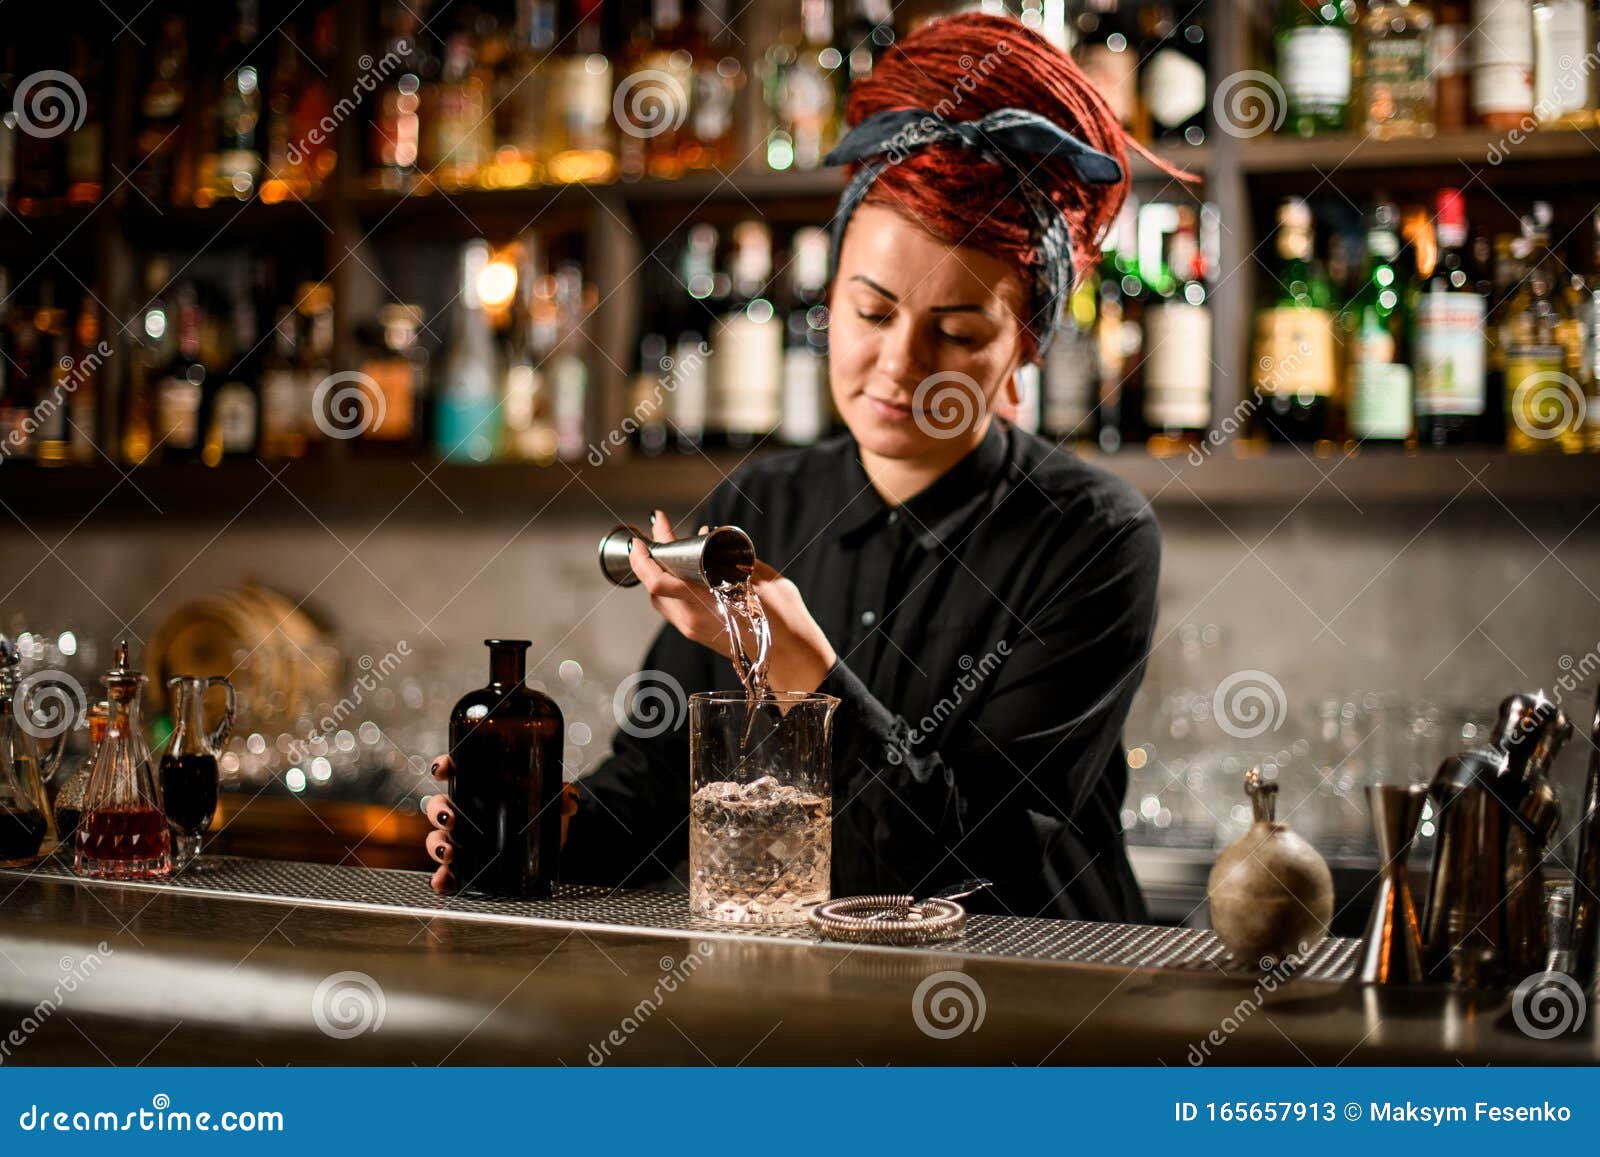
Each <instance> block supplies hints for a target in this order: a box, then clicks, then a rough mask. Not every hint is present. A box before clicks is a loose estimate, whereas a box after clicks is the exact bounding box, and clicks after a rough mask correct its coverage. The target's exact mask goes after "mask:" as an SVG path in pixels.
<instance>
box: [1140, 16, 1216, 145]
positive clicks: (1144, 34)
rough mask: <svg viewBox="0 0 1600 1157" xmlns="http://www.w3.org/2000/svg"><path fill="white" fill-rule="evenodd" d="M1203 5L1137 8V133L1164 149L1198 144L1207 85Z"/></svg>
mask: <svg viewBox="0 0 1600 1157" xmlns="http://www.w3.org/2000/svg"><path fill="white" fill-rule="evenodd" d="M1203 13H1204V7H1203V6H1202V5H1193V4H1184V5H1181V6H1180V5H1177V4H1171V3H1156V4H1146V5H1145V6H1144V7H1142V8H1140V9H1139V29H1140V42H1139V59H1140V60H1141V61H1143V64H1142V65H1141V66H1140V70H1139V104H1138V129H1137V131H1138V135H1139V136H1140V137H1141V139H1143V140H1146V141H1152V142H1154V143H1156V144H1162V145H1202V144H1204V143H1205V139H1206V108H1207V106H1208V105H1209V104H1210V94H1211V87H1210V85H1209V84H1208V83H1207V82H1206V53H1207V47H1206V30H1205V22H1204V16H1203Z"/></svg>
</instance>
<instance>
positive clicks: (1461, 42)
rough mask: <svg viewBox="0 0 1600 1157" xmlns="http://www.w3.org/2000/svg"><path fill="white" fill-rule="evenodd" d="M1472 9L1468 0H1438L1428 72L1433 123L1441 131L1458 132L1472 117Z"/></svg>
mask: <svg viewBox="0 0 1600 1157" xmlns="http://www.w3.org/2000/svg"><path fill="white" fill-rule="evenodd" d="M1471 32H1472V12H1471V7H1470V5H1469V3H1468V0H1438V2H1437V3H1436V4H1435V5H1434V12H1433V40H1432V47H1431V48H1430V49H1429V52H1428V60H1429V65H1428V73H1429V75H1430V76H1432V77H1433V123H1434V126H1435V127H1436V128H1438V130H1439V131H1440V132H1443V133H1448V132H1458V131H1460V130H1461V129H1464V128H1466V127H1467V125H1468V124H1469V123H1470V122H1471V119H1472V82H1471V79H1470V72H1471V55H1470V50H1469V48H1468V39H1469V37H1470V34H1471Z"/></svg>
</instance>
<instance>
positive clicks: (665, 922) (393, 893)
mask: <svg viewBox="0 0 1600 1157" xmlns="http://www.w3.org/2000/svg"><path fill="white" fill-rule="evenodd" d="M201 864H202V867H201V870H199V871H193V870H191V871H188V872H184V873H182V874H180V875H177V876H174V877H172V878H171V879H168V880H84V879H81V878H80V877H78V876H75V875H74V874H73V873H72V869H71V867H70V866H69V865H68V864H66V863H65V862H64V861H62V860H61V859H59V858H56V857H50V858H47V859H45V860H44V861H43V862H41V863H39V864H37V865H35V866H34V867H32V868H27V869H17V868H12V869H0V875H5V876H13V877H16V876H33V877H46V878H50V879H60V880H70V881H73V882H75V883H78V884H82V885H84V886H94V887H120V888H139V889H145V890H151V891H169V892H184V893H198V894H202V895H217V896H230V897H233V898H236V899H245V900H256V901H263V902H267V903H275V904H292V905H296V906H305V907H317V908H339V909H345V910H356V911H366V912H378V913H388V914H397V913H398V914H408V915H412V916H422V917H438V918H444V919H452V920H480V921H490V922H494V923H502V924H543V925H557V926H561V927H578V928H587V929H592V930H601V931H616V930H618V929H626V930H629V931H636V932H642V933H647V934H650V933H653V934H656V935H671V936H683V935H685V934H689V935H694V936H700V937H706V936H710V937H722V938H732V939H740V938H744V937H757V938H760V939H763V940H774V941H778V942H787V943H791V944H825V943H827V942H825V941H821V940H819V938H818V937H817V936H816V934H815V933H813V932H812V931H811V930H810V928H809V927H805V926H800V927H762V926H760V925H730V924H724V923H720V922H718V921H714V920H703V919H699V918H696V917H694V916H691V915H690V914H689V904H688V899H687V897H686V896H685V894H684V893H682V892H652V891H622V890H615V889H608V888H599V887H593V886H590V885H585V884H563V885H561V886H560V887H559V888H558V889H557V894H556V897H555V899H553V900H490V899H484V898H481V897H477V896H440V895H437V894H435V893H434V892H433V891H432V890H430V889H429V887H428V878H427V874H426V873H424V872H414V871H394V870H382V869H374V868H352V867H341V866H337V865H332V864H306V863H298V862H294V861H288V860H255V859H244V858H238V857H231V856H208V857H206V858H205V859H204V860H202V861H201ZM1360 946H1361V942H1360V941H1359V940H1344V939H1339V938H1336V937H1331V936H1330V937H1329V938H1328V939H1326V940H1324V941H1323V942H1322V944H1321V945H1319V946H1318V947H1317V949H1316V951H1315V952H1313V953H1312V955H1311V958H1310V959H1309V960H1307V961H1306V962H1305V963H1304V964H1302V965H1301V966H1300V967H1299V968H1297V969H1296V970H1295V974H1296V975H1297V976H1298V977H1300V978H1303V979H1307V980H1325V981H1335V982H1337V981H1342V980H1347V979H1348V978H1349V977H1350V976H1351V975H1352V974H1353V972H1354V970H1355V960H1356V954H1357V950H1358V949H1359V948H1360ZM841 947H848V948H849V949H850V950H852V951H860V950H861V949H862V948H863V947H865V946H862V945H848V946H845V945H841ZM870 947H871V950H872V951H878V952H924V953H926V952H937V953H941V954H945V955H956V956H1001V957H1014V958H1017V959H1022V960H1055V961H1063V962H1069V963H1073V964H1099V965H1106V966H1110V967H1120V968H1167V969H1178V970H1181V971H1186V972H1229V973H1234V974H1236V975H1241V976H1242V975H1250V974H1251V973H1245V972H1241V971H1239V970H1238V968H1237V966H1236V965H1235V964H1234V962H1233V958H1232V957H1231V956H1230V955H1229V953H1228V950H1227V949H1226V948H1224V947H1223V946H1222V944H1221V943H1220V942H1219V941H1218V940H1217V938H1216V936H1215V935H1214V934H1213V933H1211V932H1209V931H1205V930H1202V929H1197V928H1163V927H1158V926H1156V925H1151V924H1104V923H1095V922H1092V921H1087V920H1037V919H1028V918H1022V917H1013V916H983V915H973V916H971V917H969V918H968V920H967V925H966V929H965V930H964V932H963V933H962V935H961V937H960V938H959V939H956V940H948V941H945V942H944V943H941V944H938V945H936V946H929V947H922V948H891V947H884V946H877V945H874V946H870Z"/></svg>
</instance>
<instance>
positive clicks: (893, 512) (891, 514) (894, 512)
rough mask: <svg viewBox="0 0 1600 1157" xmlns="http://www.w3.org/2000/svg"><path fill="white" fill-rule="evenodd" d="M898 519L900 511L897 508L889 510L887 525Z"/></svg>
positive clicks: (891, 524)
mask: <svg viewBox="0 0 1600 1157" xmlns="http://www.w3.org/2000/svg"><path fill="white" fill-rule="evenodd" d="M899 521H900V512H899V511H898V510H891V511H889V525H890V526H893V525H894V524H895V523H897V522H899Z"/></svg>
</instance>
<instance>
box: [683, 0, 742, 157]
mask: <svg viewBox="0 0 1600 1157" xmlns="http://www.w3.org/2000/svg"><path fill="white" fill-rule="evenodd" d="M698 10H699V13H700V21H699V23H700V33H701V38H700V41H699V43H700V45H701V48H700V51H699V52H697V53H696V54H695V58H694V90H693V92H692V93H691V95H690V99H689V132H688V136H687V139H686V142H685V144H686V160H687V162H688V165H689V167H690V168H691V169H714V168H722V167H724V166H726V165H729V164H732V163H733V162H734V161H736V160H737V159H738V156H737V154H736V152H735V150H736V148H737V147H738V140H737V138H738V127H739V126H738V120H737V107H738V100H739V92H740V90H741V89H743V88H744V85H745V73H744V65H743V64H742V63H741V62H740V60H739V49H738V45H737V44H736V43H735V41H734V37H733V28H732V26H731V24H730V22H729V13H728V0H700V3H699V5H698Z"/></svg>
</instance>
